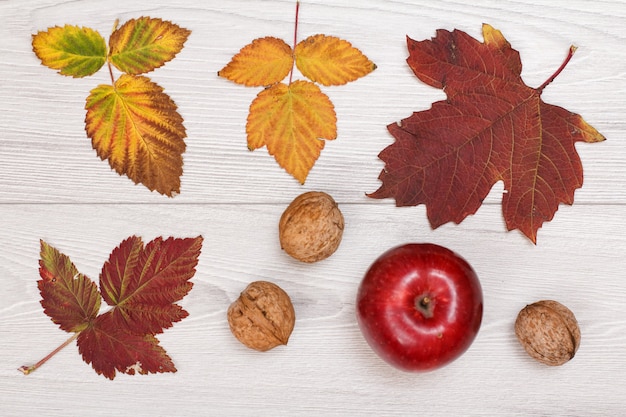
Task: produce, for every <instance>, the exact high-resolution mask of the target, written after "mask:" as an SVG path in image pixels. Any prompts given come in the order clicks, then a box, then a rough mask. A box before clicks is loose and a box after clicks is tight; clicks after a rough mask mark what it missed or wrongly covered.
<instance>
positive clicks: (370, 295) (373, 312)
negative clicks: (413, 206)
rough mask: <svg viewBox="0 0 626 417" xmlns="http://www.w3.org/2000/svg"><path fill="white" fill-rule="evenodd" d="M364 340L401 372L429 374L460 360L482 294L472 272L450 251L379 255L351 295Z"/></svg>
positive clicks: (474, 329)
mask: <svg viewBox="0 0 626 417" xmlns="http://www.w3.org/2000/svg"><path fill="white" fill-rule="evenodd" d="M356 309H357V321H358V323H359V327H360V329H361V332H362V333H363V336H364V337H365V340H366V341H367V342H368V343H369V345H370V347H371V348H372V349H373V350H374V351H375V352H376V353H377V354H378V355H379V356H380V357H381V358H382V359H384V360H385V361H386V362H388V363H389V364H391V365H393V366H395V367H396V368H398V369H401V370H404V371H415V372H425V371H432V370H435V369H438V368H441V367H442V366H445V365H447V364H449V363H450V362H452V361H454V360H455V359H457V358H458V357H459V356H461V355H462V354H463V353H464V352H465V351H466V350H467V349H468V348H469V347H470V345H471V344H472V342H473V341H474V339H475V337H476V335H477V334H478V330H479V329H480V324H481V321H482V313H483V295H482V288H481V285H480V281H479V280H478V276H477V275H476V272H475V271H474V269H472V267H471V266H470V265H469V263H467V261H465V260H464V259H463V258H462V257H460V256H459V255H457V254H456V253H455V252H453V251H451V250H449V249H447V248H444V247H442V246H439V245H435V244H431V243H409V244H405V245H402V246H398V247H395V248H393V249H390V250H388V251H387V252H385V253H383V254H382V255H381V256H380V257H379V258H378V259H377V260H376V261H375V262H374V263H373V264H372V265H371V266H370V268H369V270H368V271H367V272H366V274H365V277H364V278H363V280H362V281H361V284H360V286H359V289H358V293H357V300H356Z"/></svg>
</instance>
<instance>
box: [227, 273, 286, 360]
mask: <svg viewBox="0 0 626 417" xmlns="http://www.w3.org/2000/svg"><path fill="white" fill-rule="evenodd" d="M295 321H296V314H295V311H294V309H293V305H292V304H291V299H290V298H289V295H287V293H286V292H285V291H283V289H282V288H280V287H279V286H278V285H276V284H273V283H271V282H267V281H255V282H252V283H250V284H249V285H248V286H247V287H246V289H245V290H243V292H242V293H241V295H240V296H239V298H238V299H237V300H236V301H234V302H233V303H232V304H231V305H230V307H229V308H228V324H229V325H230V330H231V332H232V333H233V335H235V337H236V338H237V339H238V340H239V341H240V342H241V343H243V344H244V345H246V346H248V347H249V348H251V349H255V350H259V351H262V352H263V351H266V350H270V349H272V348H274V347H276V346H279V345H286V344H287V341H288V340H289V336H291V332H292V331H293V327H294V324H295Z"/></svg>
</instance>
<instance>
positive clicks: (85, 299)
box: [37, 241, 100, 332]
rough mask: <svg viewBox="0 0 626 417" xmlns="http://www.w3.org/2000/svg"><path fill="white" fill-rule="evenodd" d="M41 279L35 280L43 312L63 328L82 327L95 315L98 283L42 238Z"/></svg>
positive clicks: (98, 300) (96, 312)
mask: <svg viewBox="0 0 626 417" xmlns="http://www.w3.org/2000/svg"><path fill="white" fill-rule="evenodd" d="M39 274H40V275H41V280H39V281H38V282H37V286H38V287H39V292H40V293H41V297H42V300H41V305H42V307H43V308H44V312H45V313H46V314H47V315H48V316H49V317H50V318H51V319H52V321H53V322H54V323H56V324H58V325H59V327H60V328H61V329H62V330H65V331H66V332H80V331H82V330H84V329H85V328H86V327H87V326H88V325H89V324H90V323H91V322H92V321H93V320H94V319H95V318H96V316H97V315H98V311H99V310H100V294H99V293H98V287H97V286H96V284H95V283H94V282H93V281H92V280H90V279H89V278H88V277H86V276H85V275H83V274H81V273H79V272H78V270H77V269H76V267H75V266H74V264H73V263H72V261H71V260H70V258H68V257H67V256H65V255H64V254H62V253H60V252H59V251H58V250H56V249H55V248H53V247H52V246H50V245H48V244H47V243H46V242H44V241H41V258H40V261H39Z"/></svg>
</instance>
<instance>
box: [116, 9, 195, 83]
mask: <svg viewBox="0 0 626 417" xmlns="http://www.w3.org/2000/svg"><path fill="white" fill-rule="evenodd" d="M190 34H191V31H189V30H187V29H184V28H181V27H180V26H178V25H176V24H174V23H172V22H168V21H164V20H161V19H155V18H150V17H141V18H139V19H131V20H129V21H127V22H126V23H124V24H123V25H122V26H121V27H120V28H118V29H116V30H115V31H113V33H112V34H111V38H110V39H109V47H110V52H109V57H110V58H109V59H110V60H111V63H112V64H113V65H115V67H116V68H117V69H119V70H120V71H123V72H126V73H128V74H144V73H146V72H150V71H152V70H154V69H155V68H159V67H161V66H163V65H164V64H165V63H166V62H168V61H170V60H172V59H173V58H174V57H175V56H176V54H177V53H179V52H180V51H181V49H183V45H184V43H185V41H187V38H188V37H189V35H190Z"/></svg>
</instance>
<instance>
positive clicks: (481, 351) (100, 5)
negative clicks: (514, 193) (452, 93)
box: [0, 0, 626, 417]
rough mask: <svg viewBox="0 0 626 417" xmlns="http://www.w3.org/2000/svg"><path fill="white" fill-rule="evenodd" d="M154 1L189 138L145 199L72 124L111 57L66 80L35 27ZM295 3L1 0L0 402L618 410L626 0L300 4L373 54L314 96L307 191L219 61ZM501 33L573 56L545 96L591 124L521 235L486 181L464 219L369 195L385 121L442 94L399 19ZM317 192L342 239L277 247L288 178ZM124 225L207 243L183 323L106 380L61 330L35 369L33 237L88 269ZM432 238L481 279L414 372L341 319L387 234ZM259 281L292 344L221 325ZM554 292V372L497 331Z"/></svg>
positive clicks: (115, 409)
mask: <svg viewBox="0 0 626 417" xmlns="http://www.w3.org/2000/svg"><path fill="white" fill-rule="evenodd" d="M142 15H149V16H152V17H160V18H163V19H167V20H171V21H174V22H175V23H177V24H179V25H181V26H183V27H186V28H188V29H191V30H192V35H191V37H190V38H189V40H188V42H187V44H186V46H185V48H184V49H183V51H182V52H181V53H180V54H179V55H178V57H177V58H176V59H174V60H173V61H171V62H169V63H168V64H166V65H165V66H164V67H163V68H161V69H158V70H157V71H155V72H154V73H151V74H150V76H151V77H152V78H153V79H154V80H155V81H157V82H158V83H159V84H161V85H162V86H163V87H164V88H165V91H166V92H167V93H168V94H170V96H171V97H172V98H173V99H174V100H175V101H176V103H177V104H178V106H179V110H180V112H181V114H182V115H183V117H184V118H185V126H186V128H187V131H188V138H187V139H186V142H187V145H188V149H187V152H186V153H185V155H184V158H185V167H184V170H185V171H184V175H183V178H182V190H181V194H180V195H179V196H177V197H175V198H173V199H168V198H166V197H163V196H160V195H158V194H156V193H150V192H149V191H148V190H147V189H145V188H144V187H143V186H135V185H133V184H132V182H131V181H130V180H128V179H127V178H125V177H120V176H118V175H117V174H115V173H114V172H112V171H111V170H110V168H109V167H108V164H107V163H105V162H102V161H100V160H99V159H98V158H97V157H96V154H95V151H93V150H92V149H91V144H90V141H89V140H88V139H87V138H86V136H85V133H84V125H83V119H84V110H83V107H84V100H85V98H86V97H87V95H88V94H89V91H90V90H91V89H92V88H94V87H95V86H96V85H98V84H100V83H107V82H108V81H109V80H108V74H107V73H106V71H101V72H99V73H98V74H96V75H94V76H92V77H88V78H84V79H79V80H77V79H72V78H67V77H62V76H60V75H58V74H56V73H55V72H54V71H52V70H50V69H47V68H45V67H43V66H41V65H40V63H39V61H38V60H37V58H36V57H35V56H34V54H33V53H32V51H31V45H30V40H31V35H32V34H33V33H36V32H37V31H38V30H45V29H46V28H48V27H50V26H54V25H63V24H66V23H68V24H77V25H82V26H89V27H91V28H94V29H97V30H99V31H100V32H101V33H102V34H103V35H105V36H108V34H109V33H110V30H111V27H112V25H113V22H114V21H115V19H120V21H122V22H123V21H125V20H127V19H129V18H133V17H139V16H142ZM293 15H294V2H293V1H291V0H290V1H274V0H271V1H270V0H268V1H265V0H263V1H260V0H257V1H213V0H207V1H204V2H190V1H185V0H169V1H167V2H165V1H159V0H145V1H133V0H128V1H113V0H111V1H106V2H104V1H90V0H76V1H61V0H37V1H35V0H4V1H0V23H2V24H1V25H0V98H1V100H0V219H1V220H0V221H1V222H2V227H0V267H1V271H2V273H1V274H0V348H1V353H2V359H0V415H2V416H16V417H17V416H31V415H32V416H66V415H73V416H111V415H115V416H172V415H177V416H194V415H203V416H204V415H215V416H227V415H233V416H245V415H262V416H264V415H267V416H275V415H287V416H305V415H307V416H308V415H373V416H382V415H384V416H401V415H417V414H419V415H430V416H435V415H519V416H535V415H536V416H561V415H562V416H578V415H585V416H589V415H598V416H613V415H624V414H625V413H626V397H625V396H624V394H625V393H626V379H625V378H624V375H625V374H626V336H625V335H626V291H625V285H626V283H625V279H626V277H625V276H624V275H625V274H624V271H625V270H626V260H625V257H624V252H625V251H626V216H625V214H626V191H625V190H626V169H625V163H624V162H625V161H626V146H625V145H626V144H625V139H624V138H625V137H626V117H625V116H626V100H625V99H624V97H625V93H626V49H625V48H624V44H625V42H626V35H624V25H625V24H626V2H624V1H618V0H613V1H608V0H607V1H602V2H597V1H584V0H567V1H564V0H559V1H547V0H546V1H540V0H524V1H521V0H520V1H498V2H496V1H487V0H477V1H473V2H460V1H451V0H447V1H439V2H430V1H425V0H414V1H383V0H361V1H359V2H354V1H349V0H338V1H331V0H308V1H307V0H304V1H303V2H302V4H301V10H300V37H301V38H302V37H304V36H308V35H311V34H315V33H325V34H329V35H336V36H339V37H342V38H344V39H347V40H349V41H350V42H352V43H353V44H354V45H355V46H357V47H358V48H360V49H361V50H362V51H363V52H364V53H365V54H366V55H367V56H368V57H369V58H371V59H372V60H373V61H374V62H376V64H377V65H378V69H377V70H376V71H375V72H374V73H372V74H370V75H368V76H367V77H365V78H363V79H360V80H358V81H356V82H353V83H351V84H348V85H346V86H342V87H327V88H324V91H325V92H326V93H327V94H328V95H329V96H330V98H331V100H332V101H333V102H334V104H335V106H336V111H337V115H338V119H339V123H338V129H339V137H338V139H337V140H336V141H333V142H330V143H328V144H327V146H326V149H325V150H324V151H323V152H322V156H321V158H320V159H319V161H318V162H317V164H316V166H315V167H314V169H313V170H312V172H311V174H310V176H309V179H308V180H307V183H306V185H304V186H300V185H299V184H298V183H297V182H296V181H295V180H294V179H293V178H291V177H290V176H289V175H288V174H286V173H285V172H284V171H282V170H281V169H280V168H279V167H278V165H277V164H276V163H275V161H274V160H273V159H272V158H271V157H270V156H269V155H268V154H267V152H266V151H265V150H264V149H261V150H257V151H255V152H249V151H248V150H247V148H246V143H245V132H244V126H245V119H246V116H247V111H248V106H249V104H250V101H251V100H252V99H253V98H254V96H255V95H256V94H257V92H258V89H255V88H245V87H241V86H238V85H235V84H233V83H229V82H227V81H225V80H222V79H219V78H218V77H217V75H216V72H217V71H218V70H219V69H220V68H222V66H223V65H225V64H226V63H227V62H228V60H229V59H230V57H231V56H232V55H233V54H234V53H235V52H237V51H238V50H239V49H240V48H241V47H242V46H244V45H245V44H247V43H248V42H250V41H251V40H252V39H254V38H257V37H260V36H265V35H273V36H277V37H281V38H283V39H286V40H287V41H288V42H290V39H291V38H292V36H293V35H292V31H293ZM483 22H486V23H490V24H491V25H493V26H494V27H496V28H499V29H500V30H502V32H503V33H504V35H505V36H506V37H507V39H508V40H509V41H510V42H511V43H512V45H513V46H514V47H515V48H516V49H517V50H519V51H520V53H521V57H522V61H523V63H524V72H523V77H524V79H525V80H526V82H527V83H528V84H529V85H533V86H538V85H540V84H541V83H542V82H543V81H544V80H545V79H546V78H547V77H548V76H549V75H550V74H552V72H553V71H554V69H555V68H557V67H558V65H559V64H560V63H561V61H562V59H563V58H564V56H565V54H566V52H567V49H568V48H569V46H570V44H575V45H577V46H578V47H579V49H578V51H577V53H576V55H575V56H574V59H573V60H572V61H571V62H570V64H569V66H568V67H567V69H566V70H565V72H564V73H562V74H561V75H560V76H559V78H558V79H557V80H556V81H555V82H554V83H553V84H552V85H551V86H550V87H548V89H547V90H546V91H545V93H544V100H545V101H547V102H549V103H552V104H557V105H561V106H563V107H566V108H567V109H569V110H572V111H575V112H577V113H580V114H581V115H582V116H583V117H584V118H585V120H586V121H587V122H589V123H590V124H591V125H593V126H594V127H596V128H597V129H598V130H599V131H600V132H602V133H603V134H604V135H605V136H606V137H607V141H606V142H604V143H601V144H594V145H587V144H582V145H578V146H577V149H578V151H579V153H580V155H581V158H582V161H583V166H584V168H585V184H584V186H583V188H582V189H581V190H579V191H577V193H576V203H575V204H574V206H572V207H569V206H566V207H561V209H560V210H559V211H558V213H557V215H556V216H555V219H554V220H553V221H552V222H551V223H549V224H546V225H545V226H544V227H543V228H542V229H541V230H540V232H539V238H538V244H537V245H536V246H533V245H532V244H531V243H529V242H528V241H527V240H526V239H525V238H524V237H522V236H521V235H520V234H519V233H517V232H510V233H507V232H505V230H504V225H503V221H502V216H501V212H500V206H499V200H500V194H501V192H502V187H501V186H500V185H499V184H498V185H496V186H495V187H494V189H493V190H492V193H491V194H490V196H489V198H488V199H487V200H486V202H485V204H484V205H483V207H482V208H481V209H480V210H479V212H478V213H477V214H476V215H474V216H472V217H470V218H468V219H467V220H465V221H464V222H463V223H462V224H461V225H445V226H443V227H441V228H439V229H437V230H435V231H432V230H430V228H429V226H428V223H427V221H426V219H425V210H424V208H423V207H413V208H396V207H395V206H394V204H393V201H391V200H386V201H375V200H370V199H368V198H367V197H365V195H364V194H365V193H366V192H371V191H374V190H375V189H376V188H377V187H378V185H379V182H378V180H377V177H378V173H379V172H380V170H381V168H382V166H383V164H382V162H381V161H380V160H378V158H377V154H378V152H379V151H380V150H382V149H383V148H384V147H385V146H387V145H388V144H390V143H391V142H392V138H391V137H390V136H389V135H388V133H387V132H386V125H387V124H389V123H392V122H394V121H398V120H400V119H402V118H405V117H407V116H408V115H410V114H411V112H412V111H416V110H423V109H427V108H429V106H430V104H431V102H433V101H436V100H440V99H442V98H443V94H442V92H441V91H438V90H434V89H432V88H429V87H426V86H425V85H423V84H421V83H420V82H419V81H418V80H417V79H416V78H415V77H414V76H413V75H412V73H411V72H410V70H409V69H408V67H407V66H406V64H405V58H406V55H407V52H406V49H405V36H406V35H409V36H411V37H412V38H414V39H426V38H430V37H432V36H433V35H434V33H435V30H436V29H438V28H445V29H454V28H458V29H461V30H464V31H466V32H468V33H469V34H471V35H472V36H475V37H478V38H479V39H480V30H481V24H482V23H483ZM308 190H323V191H326V192H328V193H330V194H331V195H333V196H334V197H335V198H336V200H337V201H338V202H339V204H340V207H341V209H342V211H343V212H344V215H345V218H346V231H345V235H344V240H343V242H342V244H341V246H340V249H339V250H338V252H336V253H335V254H334V255H333V256H332V257H331V258H329V259H328V260H326V261H323V262H320V263H318V264H314V265H304V264H300V263H297V262H296V261H294V260H292V259H290V258H289V257H287V255H285V254H284V253H282V252H281V250H280V248H279V245H278V238H277V225H278V219H279V217H280V214H281V213H282V211H283V210H284V208H285V207H286V204H287V203H288V202H289V201H291V200H292V199H293V198H294V197H295V196H296V195H298V194H300V193H301V192H304V191H308ZM132 234H137V235H140V236H142V237H144V239H145V240H146V241H147V240H149V239H152V238H154V237H156V236H160V235H163V236H170V235H172V236H178V237H185V236H196V235H198V234H202V235H203V236H204V238H205V242H204V246H203V251H202V255H201V257H200V262H199V265H198V268H197V273H196V275H195V277H194V279H193V281H194V283H195V286H194V289H193V290H192V291H191V293H190V294H189V295H188V296H187V297H186V298H185V299H184V300H183V305H184V307H185V308H186V309H187V310H188V311H189V312H190V317H188V318H187V319H185V320H183V321H182V322H181V323H177V324H176V325H175V326H174V327H173V328H172V329H169V330H168V331H166V332H165V333H164V334H163V335H162V337H161V338H160V339H161V341H162V344H163V346H164V347H165V348H166V349H167V351H168V353H169V354H170V356H171V357H172V358H173V359H174V361H175V364H176V366H177V367H178V372H177V373H175V374H164V375H163V374H162V375H150V376H133V377H131V376H125V375H120V376H118V377H117V378H116V379H115V380H114V381H108V380H106V379H105V378H103V377H101V376H98V375H96V374H95V372H93V370H92V369H91V367H90V366H88V365H86V364H85V363H83V362H82V360H81V358H80V356H79V354H78V353H77V349H76V347H75V346H73V345H72V346H69V347H67V348H66V349H65V350H64V351H62V352H61V353H60V354H58V355H57V356H56V357H55V358H54V359H52V360H51V361H50V362H49V363H47V364H46V365H44V366H43V367H42V368H41V369H39V370H38V371H36V372H35V373H33V374H31V375H29V376H24V375H22V374H21V373H20V372H18V371H17V368H18V367H19V366H20V365H23V364H26V363H31V362H34V361H36V360H38V359H39V358H41V357H42V356H43V355H45V354H46V353H48V352H49V351H50V350H51V349H53V348H54V347H56V346H57V345H58V344H60V343H61V342H63V341H64V340H65V339H66V338H67V334H65V333H64V332H62V331H60V330H59V329H58V328H57V326H55V325H54V324H53V323H52V322H51V321H50V320H49V318H48V317H47V316H45V315H44V313H43V311H42V308H41V306H40V305H39V294H38V291H37V286H36V281H37V279H38V258H39V239H44V240H46V241H47V242H49V243H50V244H52V245H54V246H55V247H57V248H58V249H59V250H61V251H62V252H64V253H65V254H67V255H68V256H70V257H71V258H72V260H73V261H74V262H75V264H76V265H77V267H78V268H79V269H80V270H81V271H82V272H84V273H86V274H87V275H88V276H90V277H92V278H97V276H98V273H99V271H100V268H101V266H102V263H103V262H104V261H105V260H106V259H107V257H108V255H109V253H110V251H111V250H112V249H113V248H114V247H115V246H116V245H117V244H119V242H120V241H121V240H122V239H124V238H125V237H127V236H129V235H132ZM409 241H430V242H434V243H439V244H442V245H445V246H448V247H450V248H451V249H453V250H455V251H457V252H459V253H460V254H462V255H463V256H464V257H465V258H466V259H467V260H468V261H470V263H472V264H473V265H474V267H475V268H476V270H477V271H478V273H479V275H480V277H481V280H482V283H483V290H484V293H485V315H484V320H483V326H482V329H481V331H480V333H479V336H478V338H477V339H476V341H475V343H474V344H473V345H472V347H471V348H470V349H469V351H468V352H467V353H466V354H465V355H464V356H463V357H461V358H460V359H459V360H458V361H456V362H454V363H453V364H451V365H450V366H448V367H446V368H444V369H442V370H440V371H437V372H433V373H429V374H408V373H403V372H400V371H396V370H394V369H392V368H390V367H388V366H387V365H385V364H383V363H382V362H381V361H380V360H379V359H378V358H377V357H376V356H375V355H374V354H373V353H372V352H371V351H370V350H369V348H368V346H367V345H366V343H365V341H364V340H363V339H362V337H361V335H360V333H359V330H358V328H357V325H356V321H355V318H354V298H355V294H356V288H357V286H358V283H359V281H360V279H361V277H362V275H363V273H364V272H365V271H366V269H367V268H368V266H369V265H370V263H371V262H372V261H373V260H374V259H375V258H376V257H377V256H378V255H379V254H380V253H382V252H383V251H384V250H386V249H388V248H390V247H392V246H394V245H397V244H401V243H405V242H409ZM255 279H267V280H272V281H274V282H276V283H278V284H279V285H281V286H282V287H283V288H284V289H285V290H286V291H287V292H288V293H289V294H290V295H291V296H292V299H293V301H294V305H295V308H296V313H297V315H298V321H297V324H296V328H295V330H294V333H293V335H292V338H291V340H290V343H289V345H288V346H287V347H281V348H277V349H275V350H273V351H270V352H267V353H257V352H253V351H250V350H248V349H246V348H245V347H243V346H242V345H240V344H239V343H238V342H237V341H236V340H235V339H234V338H233V337H232V335H231V334H230V332H229V330H228V325H227V323H226V320H225V312H226V308H227V307H228V305H229V304H230V302H231V301H232V300H234V299H235V298H236V297H237V296H238V293H239V292H240V291H241V290H242V289H243V287H245V285H246V284H247V283H248V282H250V281H252V280H255ZM543 298H552V299H556V300H559V301H561V302H563V303H564V304H566V305H568V306H569V307H570V308H571V309H572V310H573V311H574V313H575V314H576V316H577V317H578V319H579V322H580V325H581V329H582V334H583V338H582V344H581V347H580V350H579V352H578V354H577V356H576V357H575V358H574V359H573V360H572V361H571V362H569V363H568V364H566V365H564V366H562V367H559V368H549V367H545V366H542V365H540V364H538V363H535V362H534V361H533V360H532V359H530V358H529V357H528V356H526V354H525V353H524V352H523V350H522V348H521V347H520V346H519V345H518V343H517V341H516V339H515V336H514V334H513V329H512V326H513V322H514V320H515V316H516V314H517V312H518V311H519V309H521V308H522V307H523V306H524V305H525V304H527V303H530V302H533V301H536V300H539V299H543Z"/></svg>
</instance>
